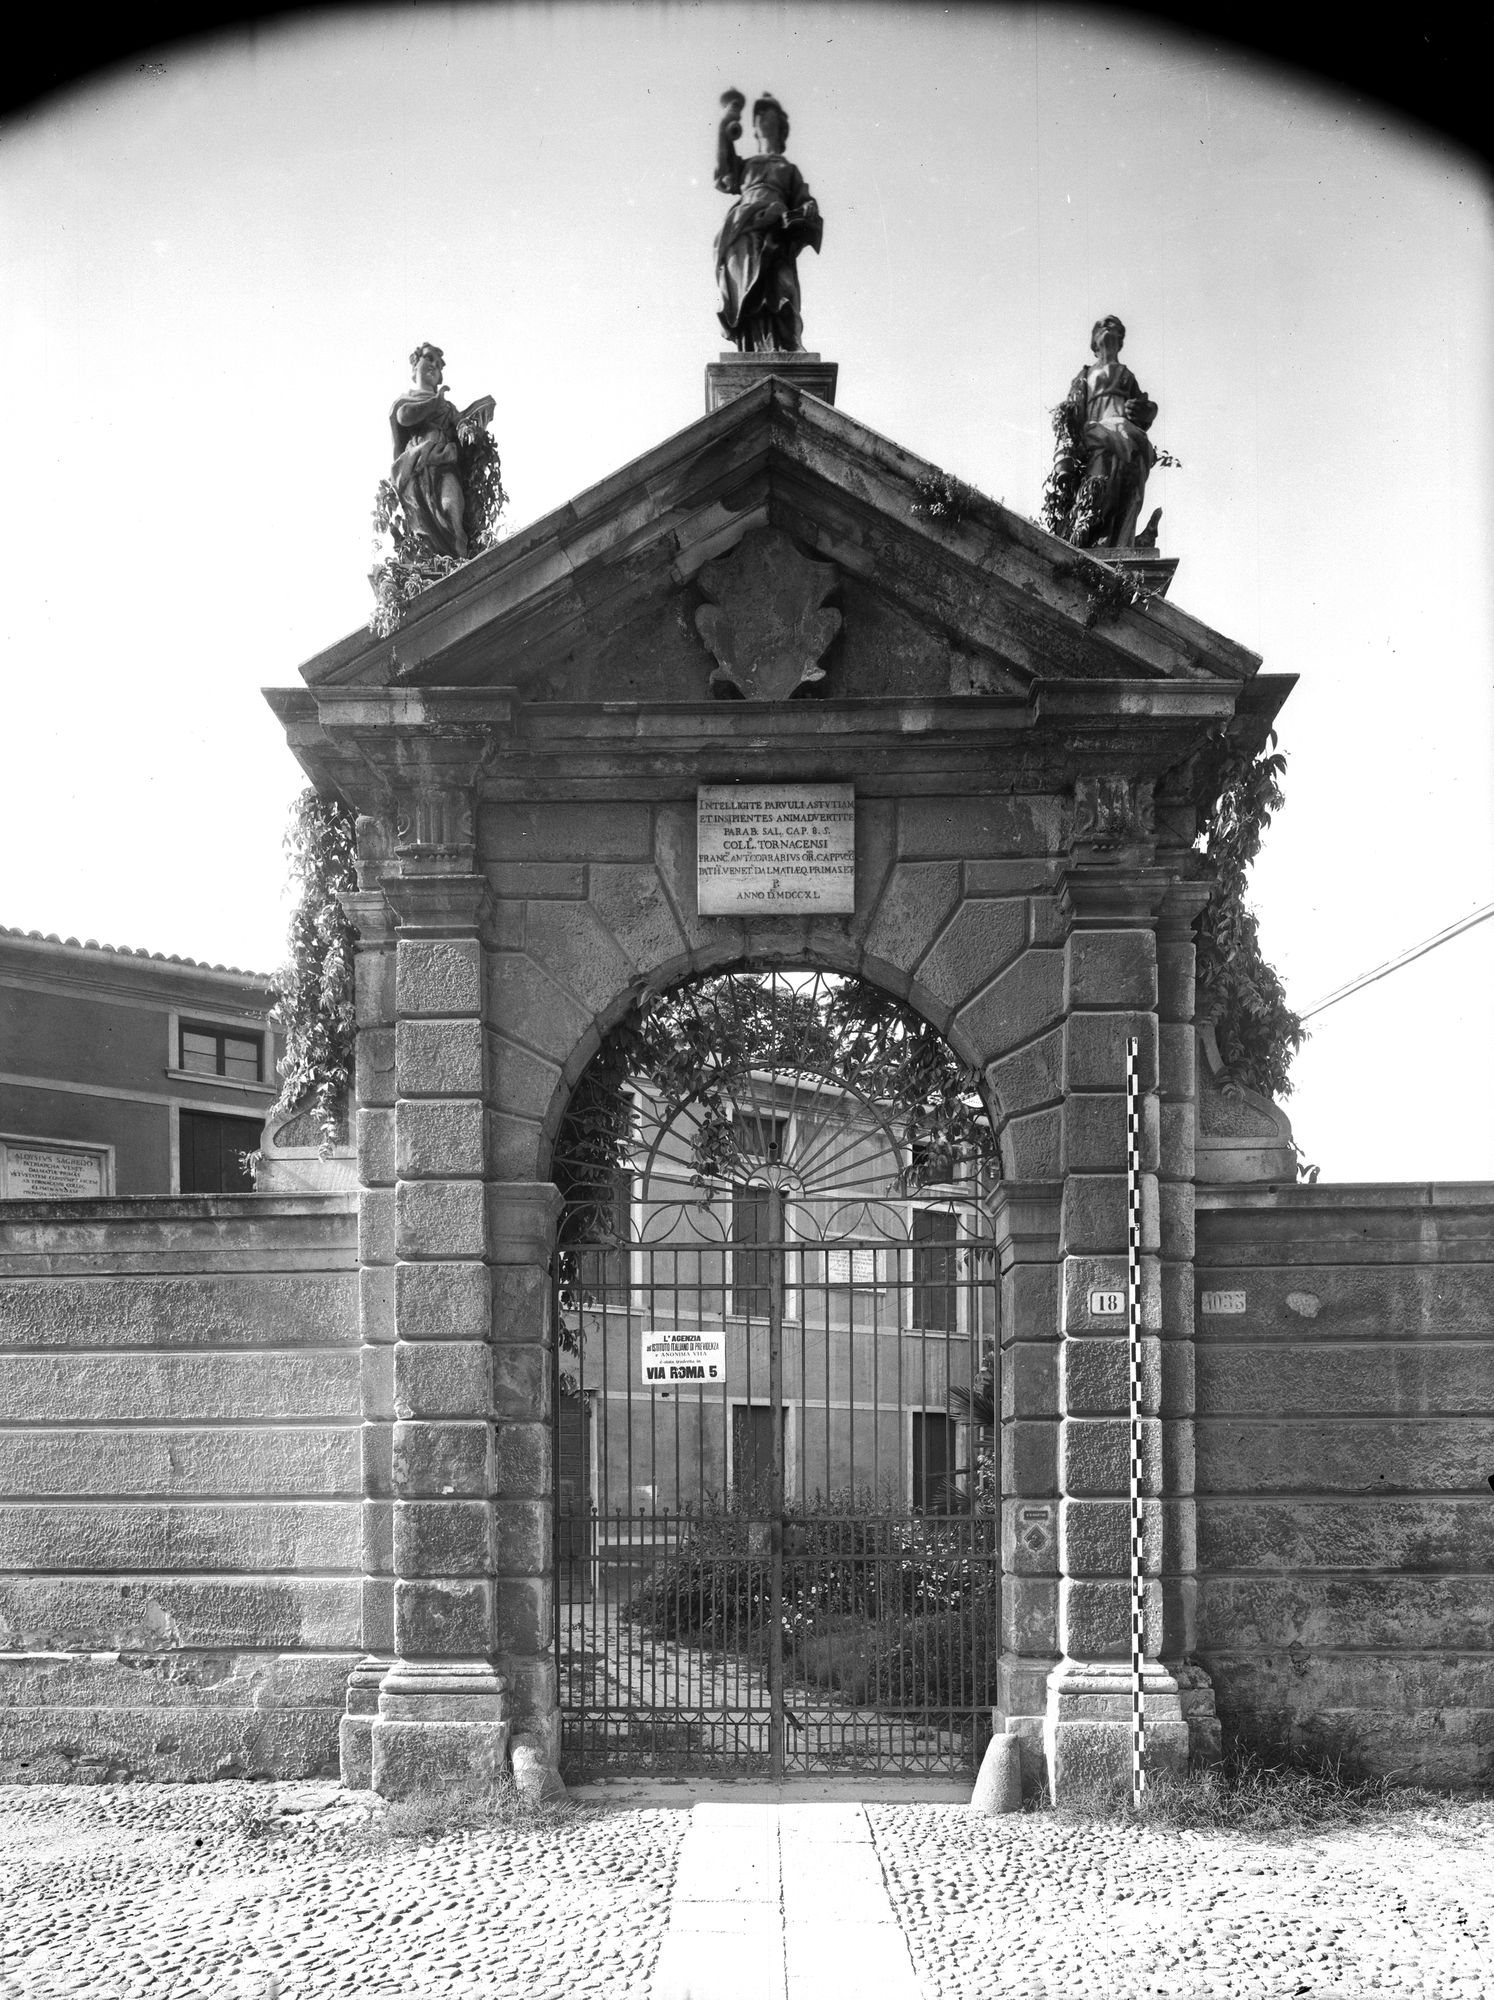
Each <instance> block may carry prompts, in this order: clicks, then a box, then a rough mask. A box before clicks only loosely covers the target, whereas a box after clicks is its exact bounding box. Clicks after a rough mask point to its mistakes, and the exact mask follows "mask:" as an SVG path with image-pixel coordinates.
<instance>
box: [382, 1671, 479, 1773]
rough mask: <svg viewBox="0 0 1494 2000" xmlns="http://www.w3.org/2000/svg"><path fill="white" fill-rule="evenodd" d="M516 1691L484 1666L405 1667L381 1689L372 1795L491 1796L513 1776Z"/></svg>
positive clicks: (387, 1678) (389, 1674) (393, 1673)
mask: <svg viewBox="0 0 1494 2000" xmlns="http://www.w3.org/2000/svg"><path fill="white" fill-rule="evenodd" d="M509 1728H510V1724H509V1719H508V1690H507V1684H506V1683H505V1682H504V1680H503V1679H502V1678H501V1676H500V1675H498V1674H495V1673H494V1672H493V1669H492V1668H491V1667H490V1666H489V1665H488V1664H487V1662H486V1661H483V1660H441V1661H429V1660H401V1661H399V1662H397V1663H396V1664H395V1665H394V1666H393V1667H391V1668H390V1669H389V1671H388V1672H387V1673H386V1674H385V1676H384V1678H383V1681H382V1683H381V1685H380V1688H379V1712H378V1714H377V1716H376V1717H375V1718H374V1723H373V1729H372V1732H371V1739H372V1770H371V1782H372V1788H373V1790H374V1791H375V1792H377V1793H378V1795H379V1797H380V1798H383V1799H409V1798H420V1797H425V1796H431V1795H439V1796H442V1797H451V1796H453V1795H464V1796H467V1797H477V1798H483V1797H490V1796H491V1795H492V1794H493V1793H495V1792H496V1791H498V1790H499V1789H500V1788H501V1787H502V1785H503V1784H504V1783H505V1781H506V1780H507V1777H508V1737H509Z"/></svg>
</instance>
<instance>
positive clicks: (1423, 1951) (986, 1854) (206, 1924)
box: [0, 1784, 1494, 2000]
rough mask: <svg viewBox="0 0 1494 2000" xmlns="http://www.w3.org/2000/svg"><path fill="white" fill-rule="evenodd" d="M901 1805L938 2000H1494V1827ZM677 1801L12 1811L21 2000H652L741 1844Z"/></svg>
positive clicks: (1414, 1818)
mask: <svg viewBox="0 0 1494 2000" xmlns="http://www.w3.org/2000/svg"><path fill="white" fill-rule="evenodd" d="M878 1789H880V1790H883V1793H884V1796H883V1799H882V1802H880V1803H868V1804H867V1805H866V1806H865V1807H864V1809H862V1810H864V1814H865V1822H866V1825H867V1827H869V1829H870V1833H871V1841H870V1843H869V1849H870V1851H871V1852H872V1853H874V1854H875V1858H876V1864H877V1868H878V1870H879V1871H880V1876H881V1880H882V1882H883V1884H884V1886H885V1894H886V1897H887V1907H888V1908H889V1910H890V1912H891V1918H892V1920H893V1921H894V1922H895V1923H896V1925H897V1927H898V1928H899V1929H900V1930H901V1932H902V1936H903V1938H904V1940H905V1941H906V1949H905V1952H904V1953H903V1954H902V1955H901V1957H900V1963H901V1964H902V1965H903V1966H904V1967H905V1968H906V1965H907V1963H908V1958H909V1956H911V1963H912V1967H913V1969H914V1972H915V1974H916V1977H917V1979H918V1982H919V1984H920V1985H921V1989H922V1994H923V1996H924V2000H967V1996H968V2000H1005V1997H1006V1996H1012V1995H1020V1996H1023V2000H1029V1996H1030V2000H1128V1996H1136V2000H1143V1996H1144V2000H1162V1996H1168V2000H1173V1996H1176V2000H1244V1996H1247V1995H1252V1996H1253V1995H1258V1994H1261V1995H1270V1996H1271V2000H1277V1996H1302V2000H1307V1996H1312V2000H1362V1996H1364V1995H1368V1994H1374V1995H1383V1996H1396V2000H1400V1996H1412V1995H1415V1996H1419V2000H1494V1805H1491V1804H1483V1805H1457V1806H1447V1807H1442V1808H1438V1809H1436V1810H1429V1811H1426V1812H1414V1813H1397V1814H1390V1815H1385V1816H1379V1815H1377V1816H1376V1817H1375V1819H1373V1820H1371V1821H1366V1822H1363V1823H1360V1824H1357V1825H1355V1826H1354V1827H1352V1828H1351V1829H1349V1830H1346V1831H1339V1832H1333V1833H1325V1834H1316V1835H1311V1836H1306V1837H1301V1836H1299V1837H1296V1838H1292V1839H1283V1840H1275V1841H1270V1842H1263V1841H1260V1840H1251V1839H1246V1838H1244V1837H1243V1836H1240V1835H1233V1834H1220V1833H1212V1832H1210V1833H1175V1832H1165V1831H1163V1830H1160V1829H1153V1828H1146V1829H1144V1830H1142V1831H1136V1830H1135V1829H1133V1828H1131V1827H1128V1826H1126V1825H1124V1824H1117V1823H1110V1824H1101V1825H1081V1824H1078V1823H1075V1822H1070V1821H1067V1820H1065V1819H1062V1818H1060V1817H1058V1816H1056V1815H1054V1814H1051V1813H1025V1814H1021V1815H1014V1816H1012V1817H1010V1818H1005V1819H995V1820H972V1819H971V1818H970V1816H969V1815H968V1814H967V1813H966V1812H965V1811H964V1810H963V1809H962V1808H961V1807H960V1806H958V1805H954V1804H948V1803H945V1804H938V1805H913V1804H905V1803H901V1802H897V1803H894V1802H890V1801H889V1800H888V1799H887V1798H886V1796H885V1794H886V1791H887V1790H888V1789H892V1788H881V1787H879V1788H878ZM661 1791H663V1792H667V1793H669V1794H670V1795H671V1797H670V1802H669V1803H664V1802H662V1801H661V1800H660V1799H659V1794H657V1793H656V1794H654V1795H653V1797H652V1798H650V1799H649V1800H648V1801H647V1802H643V1801H640V1799H639V1798H638V1796H637V1795H636V1792H635V1795H634V1796H632V1797H627V1798H622V1797H619V1798H616V1799H615V1800H612V1801H609V1803H608V1804H606V1805H605V1806H603V1807H600V1808H593V1809H589V1810H587V1809H583V1811H581V1812H580V1813H579V1814H577V1815H576V1816H574V1817H571V1818H569V1819H561V1820H556V1821H549V1822H545V1821H542V1822H538V1823H536V1822H533V1821H530V1822H525V1823H520V1824H516V1825H512V1826H490V1827H482V1828H477V1829H469V1830H466V1831H461V1832H456V1833H451V1834H446V1835H442V1836H439V1837H437V1836H434V1835H430V1834H425V1835H417V1836H411V1837H403V1836H401V1837H394V1838H391V1837H390V1835H389V1832H388V1829H387V1828H386V1827H385V1828H382V1830H381V1808H379V1807H378V1806H377V1805H376V1804H375V1802H373V1801H371V1800H369V1799H368V1798H367V1797H366V1795H365V1796H362V1797H358V1796H354V1795H349V1794H347V1793H343V1792H339V1791H338V1790H337V1789H336V1787H335V1786H331V1785H325V1784H296V1785H246V1784H216V1785H200V1786H165V1785H129V1786H118V1787H105V1786H99V1787H65V1786H7V1787H0V2000H62V1996H64V1995H67V1996H69V2000H271V1996H272V1995H274V1996H275V2000H315V1996H321V1995H328V1996H337V1995H347V1996H350V2000H397V1997H398V2000H407V1996H423V1995H427V1994H429V1995H435V1994H441V1995H443V1996H453V2000H466V1996H472V2000H477V1996H481V2000H518V1996H523V2000H547V1996H554V2000H560V1996H562V1995H564V1996H566V1997H567V2000H569V1996H571V1995H599V1996H603V1997H604V2000H646V1996H648V1995H649V1993H650V1991H651V1989H652V1986H653V1982H654V1978H655V1974H656V1972H658V1973H660V1974H661V1975H662V1974H664V1973H666V1972H667V1971H668V1970H669V1967H668V1964H667V1958H668V1954H663V1955H662V1958H661V1946H662V1945H663V1942H664V1939H665V1936H666V1931H667V1930H669V1931H673V1932H674V1933H678V1932H679V1931H680V1930H681V1929H683V1928H686V1927H687V1926H688V1924H689V1923H690V1922H691V1921H693V1922H695V1924H696V1925H697V1927H699V1926H700V1925H701V1924H703V1923H704V1922H705V1917H704V1916H703V1915H702V1914H701V1910H700V1909H697V1910H696V1912H695V1915H694V1917H693V1919H692V1918H691V1916H690V1914H689V1910H688V1907H687V1906H689V1905H690V1904H691V1903H692V1899H693V1901H694V1902H695V1903H696V1904H700V1903H701V1902H702V1900H703V1897H704V1892H703V1890H702V1887H701V1884H700V1883H696V1884H695V1885H694V1887H693V1889H692V1887H691V1885H690V1883H689V1882H688V1881H687V1880H686V1879H685V1878H684V1877H683V1876H682V1877H681V1878H680V1879H679V1881H678V1882H677V1881H676V1870H677V1864H678V1860H679V1855H680V1850H681V1844H682V1842H683V1841H684V1839H685V1837H686V1834H687V1831H688V1830H689V1829H690V1827H691V1825H692V1821H693V1820H694V1817H695V1816H694V1814H693V1813H692V1812H691V1811H690V1810H689V1809H688V1808H689V1806H690V1804H691V1801H692V1799H694V1798H700V1799H701V1800H702V1801H704V1802H705V1803H706V1804H707V1806H708V1807H709V1804H710V1801H715V1802H716V1805H715V1808H714V1811H712V1810H707V1811H706V1812H705V1813H704V1814H703V1822H704V1821H709V1820H710V1819H711V1818H712V1817H714V1820H715V1822H716V1824H715V1827H714V1829H712V1832H713V1836H714V1839H715V1841H716V1842H717V1843H719V1840H720V1837H721V1836H723V1835H726V1834H727V1833H728V1823H729V1822H730V1821H731V1819H732V1818H733V1817H734V1815H733V1813H731V1812H727V1813H724V1814H723V1812H722V1811H721V1810H720V1803H719V1802H720V1801H721V1800H722V1799H723V1798H728V1799H729V1798H732V1797H733V1796H736V1797H737V1798H742V1797H744V1796H745V1793H744V1792H743V1791H739V1790H736V1789H735V1788H732V1787H726V1786H718V1787H714V1788H710V1789H709V1791H706V1790H704V1789H703V1788H695V1789H694V1790H693V1791H692V1790H691V1789H689V1788H683V1787H678V1788H676V1787H666V1788H661ZM791 1797H792V1794H791V1793H788V1794H783V1795H780V1802H782V1801H783V1800H787V1799H789V1798H791ZM794 1810H795V1811H797V1812H798V1813H799V1814H800V1815H801V1817H802V1815H803V1813H804V1811H805V1810H806V1809H805V1808H803V1807H796V1808H794ZM837 1813H838V1814H839V1817H840V1818H841V1819H844V1818H845V1808H844V1806H841V1807H834V1806H832V1807H831V1808H830V1809H829V1817H831V1818H833V1817H834V1816H835V1815H836V1814H837ZM828 1825H829V1818H827V1828H828ZM848 1838H849V1836H848V1835H847V1833H846V1831H845V1829H844V1828H841V1829H840V1832H839V1833H838V1834H837V1836H836V1839H837V1841H838V1842H844V1841H845V1840H847V1839H848ZM863 1838H864V1836H863ZM780 1846H782V1840H780ZM809 1858H810V1857H808V1856H807V1855H801V1854H797V1853H796V1857H795V1861H794V1866H793V1867H789V1866H787V1865H786V1864H785V1865H784V1866H783V1868H782V1870H781V1875H780V1879H781V1882H782V1884H783V1900H782V1906H781V1910H780V1911H778V1912H775V1913H773V1922H774V1923H775V1924H778V1923H779V1922H780V1920H781V1925H782V1930H783V1935H784V1936H785V1938H788V1937H789V1935H790V1933H791V1932H792V1931H793V1930H794V1927H795V1924H796V1923H797V1924H799V1925H805V1924H806V1923H810V1924H812V1921H813V1910H809V1911H807V1912H806V1911H802V1910H801V1911H799V1912H798V1913H797V1914H796V1912H795V1910H794V1909H791V1908H790V1907H789V1903H790V1900H791V1899H790V1896H789V1888H790V1886H791V1878H792V1884H796V1885H797V1887H798V1891H799V1893H800V1898H801V1901H803V1900H804V1899H805V1897H806V1896H807V1895H808V1871H807V1869H806V1868H805V1867H804V1866H802V1865H801V1863H803V1862H805V1861H806V1860H807V1859H809ZM834 1858H835V1857H833V1856H830V1857H827V1862H826V1865H828V1860H829V1859H834ZM855 1859H856V1857H855V1856H854V1855H852V1856H851V1857H850V1860H846V1859H845V1857H841V1872H842V1873H844V1872H845V1870H846V1868H848V1867H849V1866H850V1861H851V1860H855ZM857 1865H858V1866H860V1863H859V1862H858V1863H857ZM862 1872H863V1873H864V1872H865V1869H863V1870H862ZM703 1879H704V1880H705V1883H706V1887H707V1888H709V1886H710V1883H711V1881H712V1880H714V1876H713V1874H712V1872H711V1870H709V1869H708V1870H707V1871H706V1877H705V1878H703ZM843 1886H844V1888H845V1896H848V1895H850V1893H851V1891H852V1890H853V1889H854V1890H855V1891H856V1893H857V1894H858V1895H860V1896H861V1897H862V1899H863V1901H866V1900H867V1898H868V1897H869V1895H870V1890H869V1888H868V1886H867V1885H865V1884H862V1883H861V1882H860V1880H859V1877H858V1880H857V1881H856V1882H855V1883H850V1884H849V1885H848V1886H845V1885H843ZM676 1891H678V1893H676ZM835 1893H838V1892H833V1891H827V1893H826V1894H825V1895H824V1897H823V1900H824V1901H825V1902H826V1903H827V1905H829V1907H827V1909H826V1923H827V1926H832V1927H833V1925H834V1924H835V1922H836V1921H837V1913H836V1910H835V1907H834V1894H835ZM844 1899H845V1897H844V1896H842V1897H841V1900H842V1901H844ZM704 1900H705V1901H709V1898H708V1897H704ZM820 1900H822V1899H821V1898H820V1897H819V1896H818V1895H815V1896H808V1901H809V1903H811V1904H815V1905H817V1904H818V1902H819V1901H820ZM878 1907H879V1908H880V1907H881V1905H880V1904H878ZM871 1914H873V1913H871V1912H870V1905H869V1903H868V1909H867V1911H866V1912H863V1918H864V1919H866V1920H869V1916H870V1915H871ZM767 1915H768V1913H766V1912H765V1913H764V1918H765V1921H766V1919H767ZM851 1915H852V1913H851V1912H850V1910H849V1906H847V1908H846V1909H845V1910H843V1911H842V1912H841V1913H840V1916H839V1921H840V1922H841V1923H842V1925H844V1924H845V1923H847V1922H848V1921H850V1919H851ZM719 1922H720V1917H719V1914H712V1915H711V1923H712V1925H715V1926H719ZM805 1936H806V1938H807V1937H808V1932H807V1930H806V1932H805ZM828 1939H829V1931H828V1929H827V1941H828ZM672 1949H673V1948H672ZM832 1962H833V1961H832ZM889 1962H890V1961H889ZM790 1972H791V1973H792V1967H791V1968H790ZM903 1979H904V1981H905V1979H906V1972H904V1974H903ZM902 1990H903V1987H902V1986H900V1987H899V1991H900V1992H901V1991H902ZM692 2000H712V1995H711V1993H710V1992H709V1990H704V1991H702V1992H701V1993H700V1994H698V1995H695V1994H692ZM865 2000H878V1995H877V1989H876V1987H875V1986H869V1987H867V1988H866V1989H865Z"/></svg>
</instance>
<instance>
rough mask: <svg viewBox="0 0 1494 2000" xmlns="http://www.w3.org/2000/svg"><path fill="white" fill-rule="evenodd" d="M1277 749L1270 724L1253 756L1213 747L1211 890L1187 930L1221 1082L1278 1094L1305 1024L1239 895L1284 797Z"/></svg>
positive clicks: (1204, 841) (1207, 829)
mask: <svg viewBox="0 0 1494 2000" xmlns="http://www.w3.org/2000/svg"><path fill="white" fill-rule="evenodd" d="M1275 745H1276V734H1275V731H1274V730H1273V732H1272V734H1271V740H1270V743H1269V744H1268V745H1267V746H1266V748H1265V749H1263V750H1261V751H1259V752H1255V753H1251V752H1241V751H1238V750H1234V749H1232V748H1231V746H1230V745H1229V744H1228V743H1227V742H1226V741H1225V739H1224V738H1223V737H1222V736H1221V737H1220V738H1219V739H1217V741H1216V744H1215V746H1214V748H1213V752H1212V760H1211V761H1212V769H1211V772H1210V780H1209V787H1208V796H1211V797H1212V798H1213V800H1214V803H1213V805H1212V806H1211V807H1210V808H1209V810H1208V812H1207V813H1206V814H1205V815H1204V817H1203V821H1202V824H1201V826H1200V829H1199V836H1198V845H1199V847H1200V848H1201V849H1202V851H1203V854H1204V856H1205V858H1206V859H1207V860H1208V861H1209V862H1210V864H1211V865H1212V871H1213V876H1214V886H1213V889H1212V890H1211V892H1210V895H1209V900H1208V902H1207V903H1206V904H1205V906H1204V908H1203V910H1202V912H1201V913H1200V915H1199V918H1198V921H1197V923H1196V925H1195V926H1194V936H1195V941H1196V945H1197V952H1198V957H1197V968H1196V976H1197V988H1198V999H1197V1019H1198V1021H1199V1023H1200V1025H1203V1024H1211V1025H1212V1026H1213V1029H1214V1038H1215V1040H1216V1042H1217V1043H1218V1045H1219V1054H1220V1056H1221V1057H1222V1058H1223V1062H1224V1076H1223V1079H1222V1080H1223V1082H1224V1084H1225V1087H1226V1088H1228V1087H1229V1086H1230V1085H1243V1086H1244V1087H1245V1088H1246V1089H1247V1090H1258V1091H1260V1092H1262V1093H1263V1094H1264V1095H1265V1096H1267V1097H1276V1098H1282V1097H1286V1096H1287V1095H1288V1094H1289V1093H1290V1091H1291V1088H1292V1085H1291V1078H1290V1075H1289V1073H1288V1072H1289V1070H1290V1066H1291V1061H1292V1058H1293V1056H1294V1055H1295V1054H1296V1053H1297V1051H1298V1049H1299V1048H1300V1047H1301V1046H1302V1044H1303V1042H1305V1041H1306V1039H1307V1030H1306V1028H1304V1027H1303V1025H1302V1021H1301V1018H1300V1017H1299V1016H1298V1015H1297V1014H1296V1013H1294V1012H1293V1010H1292V1009H1291V1008H1290V1007H1289V1006H1288V1005H1287V998H1286V989H1285V988H1284V987H1283V985H1282V983H1281V975H1280V974H1279V973H1278V972H1277V970H1276V968H1275V967H1274V966H1273V965H1271V964H1270V963H1269V962H1268V961H1267V959H1266V956H1265V954H1264V953H1263V952H1262V950H1261V941H1260V932H1259V929H1258V927H1257V924H1256V918H1255V912H1254V911H1253V910H1252V909H1251V908H1250V906H1249V904H1248V903H1247V902H1246V900H1245V887H1246V878H1247V875H1248V873H1249V869H1250V864H1251V862H1252V861H1254V859H1255V857H1256V855H1257V854H1258V853H1259V852H1260V847H1261V841H1262V838H1263V837H1264V835H1265V831H1266V828H1267V827H1268V826H1269V825H1270V824H1271V818H1272V815H1273V814H1274V813H1276V812H1279V811H1280V809H1281V806H1282V803H1283V794H1282V789H1281V775H1282V772H1283V771H1284V770H1285V769H1286V758H1285V757H1284V756H1283V755H1282V753H1281V752H1280V751H1279V750H1277V749H1276V747H1275Z"/></svg>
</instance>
